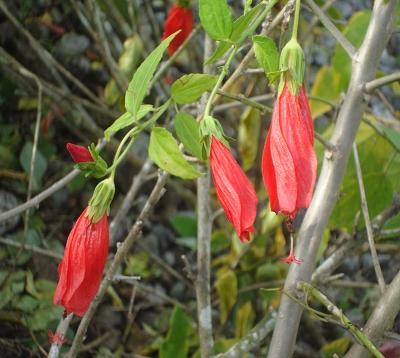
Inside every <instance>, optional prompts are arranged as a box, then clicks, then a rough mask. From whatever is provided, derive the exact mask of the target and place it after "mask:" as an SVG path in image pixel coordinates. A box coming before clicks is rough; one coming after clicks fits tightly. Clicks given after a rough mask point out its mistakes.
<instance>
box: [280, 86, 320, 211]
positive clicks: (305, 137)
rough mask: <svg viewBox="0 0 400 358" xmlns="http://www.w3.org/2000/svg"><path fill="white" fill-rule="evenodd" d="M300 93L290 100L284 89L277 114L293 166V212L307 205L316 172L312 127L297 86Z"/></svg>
mask: <svg viewBox="0 0 400 358" xmlns="http://www.w3.org/2000/svg"><path fill="white" fill-rule="evenodd" d="M300 93H301V94H299V95H297V96H295V97H294V96H292V95H291V94H290V92H289V89H288V88H287V86H285V87H284V89H283V92H282V95H281V98H282V99H283V101H282V106H281V111H280V115H279V123H280V128H281V131H282V134H283V137H284V140H285V142H286V143H287V146H288V148H289V151H290V153H291V156H292V160H293V163H294V166H295V175H296V183H297V200H296V203H295V207H296V208H297V209H299V208H307V207H308V205H309V204H310V201H311V197H312V192H313V188H314V183H315V176H316V169H317V158H316V155H315V152H314V147H313V145H314V128H313V127H314V126H313V121H312V118H311V114H310V110H309V106H308V101H307V98H306V97H305V91H304V86H302V87H301V89H300ZM304 99H305V100H306V101H304ZM300 103H301V104H300Z"/></svg>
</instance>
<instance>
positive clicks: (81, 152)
mask: <svg viewBox="0 0 400 358" xmlns="http://www.w3.org/2000/svg"><path fill="white" fill-rule="evenodd" d="M67 150H68V152H69V154H71V157H72V159H73V160H74V161H75V162H76V163H78V164H79V163H88V162H94V159H93V157H92V155H91V154H90V152H89V150H88V149H86V148H85V147H82V146H80V145H76V144H72V143H68V144H67Z"/></svg>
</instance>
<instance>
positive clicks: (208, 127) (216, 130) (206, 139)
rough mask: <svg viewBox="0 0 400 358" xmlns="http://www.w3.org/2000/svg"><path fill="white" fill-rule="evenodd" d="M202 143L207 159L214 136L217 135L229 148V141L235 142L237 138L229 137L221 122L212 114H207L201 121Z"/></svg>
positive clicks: (203, 153) (204, 157) (204, 158)
mask: <svg viewBox="0 0 400 358" xmlns="http://www.w3.org/2000/svg"><path fill="white" fill-rule="evenodd" d="M199 134H200V144H203V146H202V156H203V158H202V159H203V160H206V159H207V158H208V157H209V156H210V150H211V141H212V136H214V137H216V138H217V139H218V140H219V141H221V142H222V143H223V144H224V145H225V146H226V147H228V148H229V142H233V141H234V140H235V139H233V138H231V137H228V136H227V135H226V134H225V133H224V130H223V129H222V126H221V123H219V121H217V120H216V119H214V118H213V117H211V116H206V117H204V118H203V119H202V121H201V122H200V127H199Z"/></svg>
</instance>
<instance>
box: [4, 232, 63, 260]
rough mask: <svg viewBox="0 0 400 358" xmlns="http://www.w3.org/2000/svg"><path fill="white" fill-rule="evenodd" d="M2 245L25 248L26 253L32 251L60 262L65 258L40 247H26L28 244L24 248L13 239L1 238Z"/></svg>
mask: <svg viewBox="0 0 400 358" xmlns="http://www.w3.org/2000/svg"><path fill="white" fill-rule="evenodd" d="M0 243H1V244H4V245H7V246H13V247H19V248H22V247H23V249H24V250H26V251H32V252H35V253H37V254H41V255H44V256H48V257H53V258H55V259H57V260H58V261H61V260H62V258H63V255H62V254H58V253H56V252H53V251H50V250H45V249H42V248H40V247H38V246H32V245H26V244H25V245H23V246H22V243H21V242H17V241H14V240H11V239H6V238H2V237H0Z"/></svg>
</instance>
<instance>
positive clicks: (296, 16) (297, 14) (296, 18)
mask: <svg viewBox="0 0 400 358" xmlns="http://www.w3.org/2000/svg"><path fill="white" fill-rule="evenodd" d="M299 17H300V0H296V9H295V12H294V23H293V32H292V40H296V41H297V29H298V27H299Z"/></svg>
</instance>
